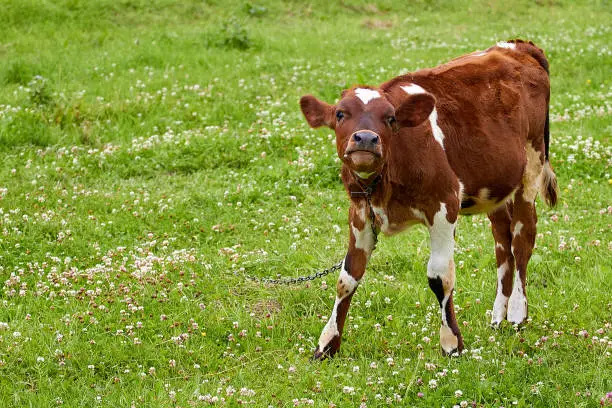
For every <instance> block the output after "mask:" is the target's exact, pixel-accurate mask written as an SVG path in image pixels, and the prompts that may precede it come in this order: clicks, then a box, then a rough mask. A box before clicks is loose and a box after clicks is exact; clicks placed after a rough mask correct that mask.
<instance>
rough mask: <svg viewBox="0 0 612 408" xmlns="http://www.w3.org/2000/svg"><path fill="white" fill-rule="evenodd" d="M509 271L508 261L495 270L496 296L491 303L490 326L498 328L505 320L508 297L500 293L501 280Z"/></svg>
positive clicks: (501, 287)
mask: <svg viewBox="0 0 612 408" xmlns="http://www.w3.org/2000/svg"><path fill="white" fill-rule="evenodd" d="M509 270H510V268H509V266H508V261H506V262H504V263H503V264H501V266H500V267H499V268H497V296H495V303H493V314H492V316H491V324H492V325H495V326H499V324H500V323H501V322H502V321H503V320H504V319H505V318H506V309H507V307H508V297H507V296H504V294H503V293H502V289H503V286H502V279H504V276H506V273H508V272H509Z"/></svg>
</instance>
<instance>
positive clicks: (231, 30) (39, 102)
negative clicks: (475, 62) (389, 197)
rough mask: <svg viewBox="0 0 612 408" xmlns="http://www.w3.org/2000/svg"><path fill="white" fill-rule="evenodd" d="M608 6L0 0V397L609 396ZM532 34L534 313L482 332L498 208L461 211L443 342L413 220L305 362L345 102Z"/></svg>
mask: <svg viewBox="0 0 612 408" xmlns="http://www.w3.org/2000/svg"><path fill="white" fill-rule="evenodd" d="M610 21H612V5H611V4H610V2H609V1H569V0H567V1H564V0H558V1H556V0H539V1H526V0H525V1H495V0H491V1H480V0H477V1H463V0H460V1H435V0H431V1H425V0H423V1H408V2H401V1H391V0H380V1H319V0H317V1H310V2H308V1H306V2H302V1H271V0H269V1H236V0H230V1H214V0H211V1H195V0H185V1H181V2H178V1H169V0H149V1H144V0H116V1H111V0H99V1H93V0H91V1H84V0H57V1H48V0H38V1H34V0H0V157H1V160H0V278H1V279H0V285H2V288H1V290H0V406H1V407H55V406H62V405H63V406H67V407H131V406H136V407H170V406H172V407H174V406H176V407H192V406H208V405H219V406H231V407H234V406H238V405H250V406H255V407H267V406H273V407H292V406H317V407H333V406H337V407H352V406H364V407H366V406H368V407H377V406H408V407H410V406H418V407H440V406H444V407H447V408H448V407H454V406H460V407H463V406H469V407H501V406H503V407H512V406H518V407H532V406H533V407H598V406H601V405H607V406H611V405H612V396H609V397H607V396H606V394H607V393H609V392H611V391H612V380H611V379H612V363H611V355H610V353H611V352H612V340H611V339H610V332H611V328H612V317H611V316H612V300H611V296H610V293H612V234H611V233H610V230H611V224H612V218H611V217H612V191H611V190H612V176H611V174H610V173H611V171H612V170H611V164H612V150H611V147H610V142H611V137H610V136H611V134H612V120H611V116H610V115H611V114H612V94H611V89H610V86H611V81H610V78H611V74H612V48H611V44H612V25H611V24H610ZM512 38H524V39H530V40H533V41H534V42H535V43H536V44H537V45H538V46H540V47H542V48H543V49H544V50H545V52H546V55H547V57H548V59H549V61H550V66H551V68H550V71H551V86H552V95H551V147H550V150H551V163H552V165H553V167H554V168H555V171H556V173H557V176H558V179H559V184H560V201H559V204H558V206H557V207H556V208H554V209H549V208H546V207H545V206H544V205H543V203H542V202H540V201H538V216H539V229H538V237H537V241H536V245H537V248H536V250H535V251H534V255H533V258H532V261H531V263H530V269H529V273H528V296H529V302H530V303H529V313H530V319H529V321H528V322H527V324H526V325H525V326H524V327H522V328H521V329H518V328H514V327H512V326H511V325H509V324H507V322H506V323H505V324H503V325H502V327H501V328H500V329H499V330H493V329H491V328H490V327H489V321H490V309H491V308H492V305H493V300H494V297H495V282H496V268H495V257H494V251H493V247H494V242H493V239H492V237H491V233H490V223H489V221H488V219H487V218H486V217H485V216H483V215H480V216H473V217H464V218H462V219H461V220H460V222H459V227H458V231H457V238H456V241H457V247H456V257H455V261H456V264H457V284H456V294H455V302H456V311H457V316H458V321H459V324H460V326H461V328H462V332H463V334H464V336H465V344H466V352H465V353H464V355H462V356H461V357H459V358H446V357H443V356H442V355H441V353H440V350H439V346H438V334H437V333H438V328H439V311H438V307H437V302H436V300H435V296H434V295H433V293H432V292H431V291H430V290H429V288H428V285H427V279H426V263H427V259H428V256H429V249H428V244H427V242H428V237H427V231H426V230H425V229H424V228H421V227H416V228H414V229H413V230H411V231H409V232H408V233H405V234H402V235H399V236H396V237H393V238H382V239H381V240H380V242H379V245H378V249H377V251H376V252H375V254H374V255H373V258H372V260H371V263H370V265H369V267H368V271H367V273H366V275H365V278H364V280H363V282H362V284H361V287H360V288H359V289H358V291H357V293H356V295H355V297H354V299H353V306H352V308H351V310H350V313H349V320H348V321H347V328H346V331H345V336H344V342H343V346H342V349H341V351H340V353H339V354H338V355H337V357H336V358H334V359H332V360H328V361H324V362H312V361H310V357H311V354H312V350H313V349H314V347H315V346H316V342H317V339H318V336H319V333H320V330H321V329H322V327H323V325H324V324H325V321H326V319H327V317H328V316H329V314H330V312H331V306H332V304H333V299H334V298H335V290H334V287H335V279H336V277H335V276H333V275H330V276H328V277H326V278H325V279H324V280H323V281H321V280H319V281H314V282H312V283H310V284H308V285H301V286H265V285H259V284H256V283H253V282H249V281H247V280H245V278H244V276H245V275H246V274H250V275H255V276H259V277H264V276H276V275H282V276H297V275H303V274H310V273H312V272H313V271H316V270H320V269H323V268H327V267H329V266H330V265H332V264H334V263H336V262H337V261H338V260H339V259H341V258H342V257H343V256H344V253H345V251H346V247H347V237H348V228H347V209H348V199H347V198H346V195H345V193H344V191H343V187H342V184H341V181H340V179H339V174H338V173H339V168H340V162H339V160H338V158H337V157H336V151H335V144H334V138H333V135H332V134H331V133H332V132H331V131H329V130H312V129H310V128H308V126H307V124H306V123H305V121H304V119H303V118H302V116H301V113H300V110H299V105H298V100H299V98H300V96H301V95H304V94H307V93H310V94H313V95H315V96H317V97H319V98H321V99H323V100H326V101H328V102H334V101H335V100H336V99H337V98H338V97H339V95H340V92H341V91H342V90H343V89H345V88H347V87H349V86H351V85H353V84H373V85H376V84H379V83H381V82H383V81H386V80H388V79H390V78H392V77H393V76H396V75H399V74H401V73H405V72H409V71H414V70H417V69H419V68H425V67H431V66H435V65H437V64H440V63H442V62H444V61H447V60H449V59H451V58H453V57H456V56H459V55H462V54H464V53H468V52H472V51H475V50H482V49H486V48H488V47H489V46H491V45H493V44H495V43H496V42H497V41H500V40H507V39H512Z"/></svg>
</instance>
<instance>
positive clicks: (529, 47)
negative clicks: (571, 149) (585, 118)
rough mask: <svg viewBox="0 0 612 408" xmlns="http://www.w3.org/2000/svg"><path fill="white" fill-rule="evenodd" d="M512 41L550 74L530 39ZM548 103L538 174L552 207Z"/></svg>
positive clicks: (553, 184) (554, 185) (554, 199)
mask: <svg viewBox="0 0 612 408" xmlns="http://www.w3.org/2000/svg"><path fill="white" fill-rule="evenodd" d="M508 42H510V43H514V44H515V45H516V48H517V49H518V50H520V51H523V52H526V53H528V54H529V55H531V57H532V58H533V59H535V60H536V61H537V62H538V64H540V66H541V67H542V68H543V69H544V70H545V71H546V74H548V75H550V71H549V64H548V60H547V59H546V56H545V55H544V51H543V50H542V49H541V48H539V47H538V46H537V45H535V44H534V43H533V42H531V41H524V40H520V39H514V40H510V41H508ZM549 106H550V103H549V98H547V101H546V122H545V123H544V168H543V169H542V173H541V175H540V195H541V196H542V198H543V199H544V202H545V203H546V205H548V206H549V207H554V206H555V205H556V204H557V196H558V193H559V187H558V185H557V176H556V175H555V172H554V170H553V168H552V166H551V165H550V160H549V150H550V113H549V111H550V109H549Z"/></svg>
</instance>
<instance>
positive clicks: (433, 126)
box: [429, 107, 444, 149]
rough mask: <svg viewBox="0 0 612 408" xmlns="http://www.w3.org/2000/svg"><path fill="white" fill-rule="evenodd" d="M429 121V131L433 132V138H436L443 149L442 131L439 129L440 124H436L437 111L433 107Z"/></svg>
mask: <svg viewBox="0 0 612 408" xmlns="http://www.w3.org/2000/svg"><path fill="white" fill-rule="evenodd" d="M429 123H430V124H431V131H432V132H433V136H434V139H436V142H438V143H440V146H442V149H444V133H443V132H442V129H440V126H438V111H437V110H436V108H435V107H434V108H433V110H432V111H431V113H430V114H429Z"/></svg>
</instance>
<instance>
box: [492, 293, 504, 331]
mask: <svg viewBox="0 0 612 408" xmlns="http://www.w3.org/2000/svg"><path fill="white" fill-rule="evenodd" d="M507 312H508V297H507V296H504V295H502V294H501V293H498V294H497V297H496V298H495V303H493V313H492V314H491V326H492V327H494V328H498V327H499V325H500V324H501V322H503V321H504V319H505V318H506V314H507Z"/></svg>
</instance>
